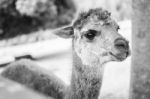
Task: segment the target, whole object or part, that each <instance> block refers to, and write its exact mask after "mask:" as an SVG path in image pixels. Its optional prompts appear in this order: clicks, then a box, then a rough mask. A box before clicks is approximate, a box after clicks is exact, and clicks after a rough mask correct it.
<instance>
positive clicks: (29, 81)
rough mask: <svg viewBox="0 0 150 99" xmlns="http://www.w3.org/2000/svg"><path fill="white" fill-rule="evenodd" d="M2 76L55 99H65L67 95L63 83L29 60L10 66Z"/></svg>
mask: <svg viewBox="0 0 150 99" xmlns="http://www.w3.org/2000/svg"><path fill="white" fill-rule="evenodd" d="M2 76H3V77H6V78H8V79H11V80H13V81H16V82H18V83H21V84H23V85H25V86H27V87H28V88H31V89H33V90H35V91H38V92H39V93H42V94H44V95H46V96H51V97H53V98H55V99H63V97H64V95H65V90H66V86H65V83H64V82H63V81H61V80H60V79H58V78H57V77H56V76H55V75H54V74H52V73H50V72H47V71H46V70H43V69H42V68H39V66H37V65H36V64H35V63H34V62H32V61H30V60H27V59H22V60H19V61H16V62H14V63H11V64H10V65H8V66H7V68H6V69H5V71H3V73H2Z"/></svg>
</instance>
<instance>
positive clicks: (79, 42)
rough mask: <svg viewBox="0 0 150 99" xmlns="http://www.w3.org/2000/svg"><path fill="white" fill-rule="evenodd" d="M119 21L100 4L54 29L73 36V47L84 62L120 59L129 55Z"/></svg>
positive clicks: (93, 62) (66, 36)
mask: <svg viewBox="0 0 150 99" xmlns="http://www.w3.org/2000/svg"><path fill="white" fill-rule="evenodd" d="M118 29H119V26H118V24H117V23H116V22H115V21H114V20H113V19H111V17H110V13H109V12H108V11H106V10H103V9H101V8H97V9H91V10H89V11H88V12H82V13H81V14H79V16H78V17H77V19H76V20H75V21H74V23H73V24H72V25H70V26H68V27H65V28H62V29H60V30H58V31H57V32H56V34H57V35H59V36H61V37H64V38H72V39H73V49H74V51H75V52H76V54H77V55H78V56H79V57H80V58H81V61H82V63H83V64H84V65H87V66H93V65H96V64H104V63H106V62H109V61H123V60H124V59H126V58H127V56H128V55H129V45H128V41H127V40H125V38H123V37H122V36H121V35H120V34H119V33H118Z"/></svg>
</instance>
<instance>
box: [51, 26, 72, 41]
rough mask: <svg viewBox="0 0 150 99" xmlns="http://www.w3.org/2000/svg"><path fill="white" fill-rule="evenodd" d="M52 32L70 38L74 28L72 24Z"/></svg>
mask: <svg viewBox="0 0 150 99" xmlns="http://www.w3.org/2000/svg"><path fill="white" fill-rule="evenodd" d="M54 34H56V35H57V36H59V37H62V38H72V37H73V34H74V30H73V27H72V26H68V27H63V28H60V29H58V30H56V31H54Z"/></svg>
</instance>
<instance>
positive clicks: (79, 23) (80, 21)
mask: <svg viewBox="0 0 150 99" xmlns="http://www.w3.org/2000/svg"><path fill="white" fill-rule="evenodd" d="M93 16H97V18H98V19H99V20H103V21H107V20H108V19H109V18H110V16H111V13H110V12H108V11H107V10H104V9H102V8H96V9H90V10H89V11H88V12H81V13H80V14H79V16H78V18H77V20H75V22H74V24H73V26H74V27H76V28H79V29H81V28H82V27H83V25H84V24H85V23H86V22H87V21H88V19H89V18H91V17H93Z"/></svg>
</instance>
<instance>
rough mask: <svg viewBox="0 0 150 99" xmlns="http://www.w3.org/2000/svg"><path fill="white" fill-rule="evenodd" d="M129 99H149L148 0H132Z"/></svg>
mask: <svg viewBox="0 0 150 99" xmlns="http://www.w3.org/2000/svg"><path fill="white" fill-rule="evenodd" d="M132 4H133V5H132V6H133V16H132V22H133V23H132V24H133V28H132V30H133V31H132V33H133V34H132V42H133V44H132V45H133V47H132V49H133V50H132V67H131V90H130V99H150V6H149V5H150V0H133V2H132Z"/></svg>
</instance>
